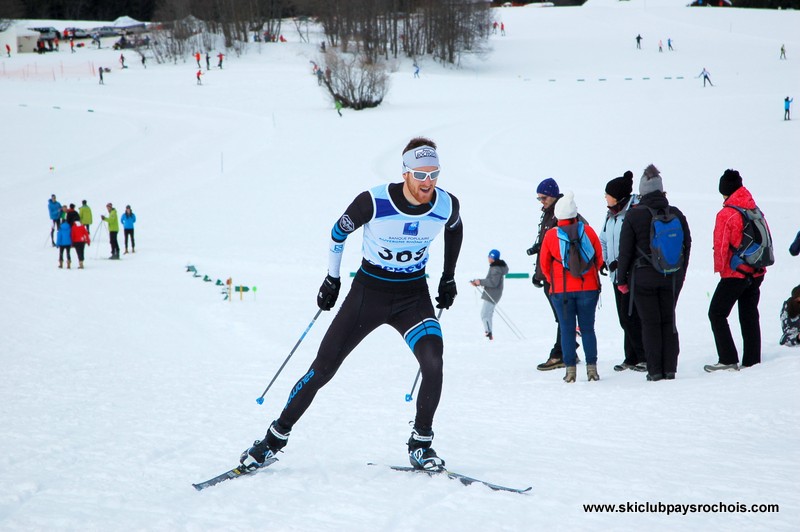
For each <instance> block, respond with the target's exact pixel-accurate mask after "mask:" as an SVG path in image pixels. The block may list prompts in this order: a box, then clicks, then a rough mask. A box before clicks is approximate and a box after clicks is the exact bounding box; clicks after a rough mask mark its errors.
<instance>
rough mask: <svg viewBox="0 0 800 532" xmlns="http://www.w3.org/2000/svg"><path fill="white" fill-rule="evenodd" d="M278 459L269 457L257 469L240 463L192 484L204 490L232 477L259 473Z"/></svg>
mask: <svg viewBox="0 0 800 532" xmlns="http://www.w3.org/2000/svg"><path fill="white" fill-rule="evenodd" d="M277 461H278V459H277V458H275V457H273V458H269V459H267V460H265V461H264V465H263V466H261V467H259V468H256V469H247V468H245V467H244V466H242V465H240V466H237V467H234V468H233V469H231V470H229V471H226V472H224V473H222V474H221V475H217V476H216V477H214V478H210V479H208V480H206V481H205V482H200V483H198V484H192V486H194V489H196V490H197V491H202V490H204V489H206V488H210V487H211V486H216V485H217V484H219V483H220V482H224V481H226V480H229V479H232V478H239V477H244V476H247V475H252V474H254V473H258V472H259V471H261V470H262V469H264V468H265V467H268V466H270V465H272V464H274V463H275V462H277Z"/></svg>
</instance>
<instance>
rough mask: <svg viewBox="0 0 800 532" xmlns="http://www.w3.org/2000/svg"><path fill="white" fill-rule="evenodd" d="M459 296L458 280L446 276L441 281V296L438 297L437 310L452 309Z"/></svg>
mask: <svg viewBox="0 0 800 532" xmlns="http://www.w3.org/2000/svg"><path fill="white" fill-rule="evenodd" d="M457 294H458V289H456V280H455V279H454V278H453V276H452V275H444V276H442V278H441V279H440V280H439V295H438V296H437V297H436V303H437V305H436V308H450V306H451V305H452V304H453V300H454V299H455V298H456V295H457Z"/></svg>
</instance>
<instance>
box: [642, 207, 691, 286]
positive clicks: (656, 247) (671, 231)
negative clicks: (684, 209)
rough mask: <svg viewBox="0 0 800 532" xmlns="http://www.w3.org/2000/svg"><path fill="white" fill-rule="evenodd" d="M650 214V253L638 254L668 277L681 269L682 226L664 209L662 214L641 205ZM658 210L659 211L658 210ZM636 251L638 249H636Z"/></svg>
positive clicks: (672, 214) (678, 219) (673, 215)
mask: <svg viewBox="0 0 800 532" xmlns="http://www.w3.org/2000/svg"><path fill="white" fill-rule="evenodd" d="M643 207H645V208H646V209H647V210H648V211H650V214H651V215H652V217H653V218H652V220H651V222H650V253H646V252H645V251H644V250H642V249H639V253H640V254H641V255H642V257H643V258H644V259H646V260H647V261H648V262H649V263H650V265H651V266H653V268H654V269H655V270H656V271H657V272H658V273H661V274H664V275H669V274H672V273H675V272H676V271H678V270H680V269H681V268H682V267H683V225H681V221H680V218H678V217H677V216H676V215H675V214H674V213H671V212H670V210H669V207H666V208H665V209H664V210H663V211H664V212H663V213H659V212H657V211H656V210H655V209H651V208H650V207H647V205H643ZM659 210H660V209H659ZM637 249H638V248H637Z"/></svg>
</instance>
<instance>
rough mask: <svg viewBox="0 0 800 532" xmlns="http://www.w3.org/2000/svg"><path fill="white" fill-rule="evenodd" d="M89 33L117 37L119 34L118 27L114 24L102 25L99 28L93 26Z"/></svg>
mask: <svg viewBox="0 0 800 532" xmlns="http://www.w3.org/2000/svg"><path fill="white" fill-rule="evenodd" d="M89 33H90V34H92V35H97V36H98V37H116V36H117V35H119V32H118V31H117V28H115V27H113V26H100V27H99V28H93V29H91V30H89Z"/></svg>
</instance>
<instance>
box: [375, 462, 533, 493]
mask: <svg viewBox="0 0 800 532" xmlns="http://www.w3.org/2000/svg"><path fill="white" fill-rule="evenodd" d="M368 465H380V464H374V463H372V462H370V463H369V464H368ZM388 467H389V468H390V469H393V470H394V471H405V472H408V473H425V474H426V475H428V476H434V475H447V477H448V478H452V479H454V480H458V481H460V482H461V483H462V484H463V485H465V486H469V485H470V484H475V483H478V484H483V485H484V486H486V487H487V488H491V489H493V490H495V491H510V492H511V493H527V492H529V491H531V489H533V488H532V487H531V486H528V487H527V488H510V487H508V486H501V485H499V484H494V483H492V482H486V481H485V480H480V479H477V478H472V477H468V476H467V475H462V474H461V473H456V472H454V471H449V470H447V469H433V470H428V469H415V468H413V467H411V466H394V465H393V466H388Z"/></svg>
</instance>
